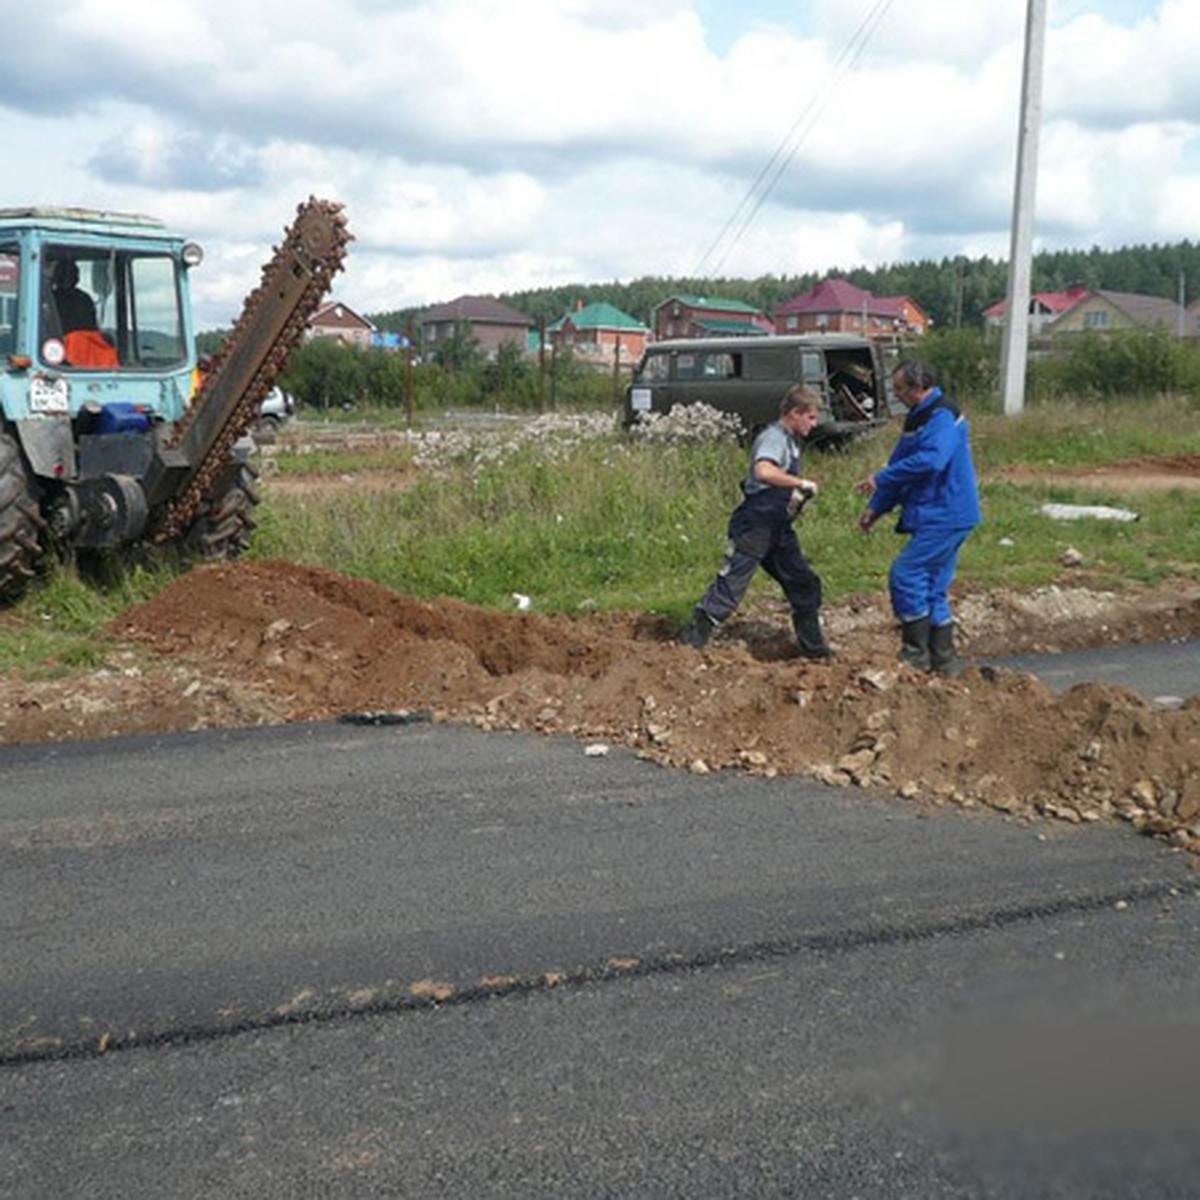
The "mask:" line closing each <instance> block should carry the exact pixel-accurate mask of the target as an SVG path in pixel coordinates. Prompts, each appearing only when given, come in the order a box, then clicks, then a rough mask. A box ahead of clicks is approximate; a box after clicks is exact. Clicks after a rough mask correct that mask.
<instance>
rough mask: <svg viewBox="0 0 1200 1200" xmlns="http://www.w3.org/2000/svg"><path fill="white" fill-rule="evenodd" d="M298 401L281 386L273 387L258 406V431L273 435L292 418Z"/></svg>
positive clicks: (269, 435)
mask: <svg viewBox="0 0 1200 1200" xmlns="http://www.w3.org/2000/svg"><path fill="white" fill-rule="evenodd" d="M295 411H296V401H295V400H294V399H292V397H291V396H290V395H289V394H288V393H287V392H285V391H284V390H283V389H282V388H280V387H273V388H272V389H271V390H270V391H269V392H268V393H267V394H266V396H265V397H264V399H263V402H262V403H261V404H260V405H259V406H258V432H259V433H260V434H265V435H267V436H268V437H273V436H274V435H275V434H276V433H278V432H279V430H280V429H281V428H282V427H283V426H284V425H286V424H287V423H288V421H290V420H291V419H292V416H293V414H294V413H295Z"/></svg>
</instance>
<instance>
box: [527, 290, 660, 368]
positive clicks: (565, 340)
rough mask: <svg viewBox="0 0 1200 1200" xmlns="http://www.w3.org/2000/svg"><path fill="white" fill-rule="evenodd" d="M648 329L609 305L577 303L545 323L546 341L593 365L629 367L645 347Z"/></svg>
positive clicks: (648, 335) (634, 363)
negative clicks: (569, 309)
mask: <svg viewBox="0 0 1200 1200" xmlns="http://www.w3.org/2000/svg"><path fill="white" fill-rule="evenodd" d="M649 338H650V330H649V328H648V327H647V326H645V325H643V324H642V323H641V321H638V320H636V319H635V318H633V317H631V316H629V314H628V313H623V312H622V311H621V310H620V309H619V308H617V307H615V306H614V305H612V304H607V303H605V302H603V301H599V302H597V303H595V304H588V305H586V306H584V305H582V304H580V305H579V306H577V307H576V309H575V311H574V312H570V313H567V314H566V315H564V316H561V317H559V318H558V320H557V321H554V322H552V323H551V324H549V325H547V326H546V340H547V341H548V342H549V343H550V345H552V346H556V347H558V348H560V349H562V348H570V350H571V352H572V353H573V354H574V355H575V356H576V357H577V358H580V359H582V360H583V361H585V362H588V363H590V364H592V365H594V366H597V367H611V366H612V365H613V363H614V362H617V363H619V364H620V366H622V367H625V368H627V369H630V370H632V369H633V367H634V366H636V365H637V362H638V360H639V359H640V358H641V357H642V353H643V351H644V350H645V349H646V342H647V341H648V340H649Z"/></svg>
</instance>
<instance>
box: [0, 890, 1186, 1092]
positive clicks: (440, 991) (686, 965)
mask: <svg viewBox="0 0 1200 1200" xmlns="http://www.w3.org/2000/svg"><path fill="white" fill-rule="evenodd" d="M1189 896H1191V897H1193V898H1197V897H1200V889H1189V888H1186V887H1184V886H1181V885H1180V883H1179V882H1178V881H1175V882H1170V881H1166V882H1160V883H1149V884H1144V885H1140V886H1135V887H1132V888H1126V889H1124V890H1122V891H1119V892H1108V893H1104V894H1102V895H1084V896H1074V897H1061V898H1058V899H1055V900H1047V901H1042V902H1037V903H1029V904H1023V905H1018V906H1014V907H1012V908H998V909H994V910H991V911H988V912H985V913H979V914H976V915H973V916H967V917H960V918H957V919H955V920H950V921H929V922H925V923H915V924H912V925H907V926H872V927H864V928H858V929H847V930H840V931H837V932H833V933H821V934H807V935H803V936H800V937H795V938H781V939H776V940H767V941H758V942H748V943H745V944H743V945H737V946H716V947H712V948H710V949H707V950H699V951H696V952H693V953H692V954H690V955H685V954H682V953H678V952H670V951H667V952H664V953H662V954H658V955H655V956H654V957H651V958H640V957H635V956H632V955H630V956H621V955H610V956H609V957H607V958H605V959H604V960H603V962H600V963H594V964H591V965H584V966H578V967H575V968H573V969H569V970H563V969H557V968H551V969H548V970H546V971H543V972H540V973H537V974H529V975H513V974H511V973H509V974H504V975H494V976H492V975H485V976H482V977H481V979H480V981H479V982H478V983H475V984H471V985H468V986H459V985H457V984H453V983H435V982H433V981H432V980H422V981H419V982H417V983H412V984H395V983H391V982H389V983H388V984H386V985H383V986H376V987H369V986H360V987H356V988H352V989H336V990H332V991H330V992H328V993H326V994H325V995H324V996H321V995H320V994H318V993H316V992H312V991H311V990H305V991H302V992H301V993H300V994H299V996H297V997H296V998H294V999H293V1000H292V1001H289V1002H286V1003H284V1004H281V1005H279V1006H277V1007H275V1008H271V1009H268V1010H265V1011H263V1012H260V1013H257V1014H254V1015H251V1016H246V1017H242V1018H240V1019H238V1020H234V1021H227V1022H219V1023H218V1022H214V1023H209V1024H195V1025H180V1026H178V1027H176V1028H171V1029H162V1030H155V1031H152V1032H148V1033H146V1034H144V1035H139V1034H138V1033H137V1031H135V1030H129V1031H126V1032H117V1031H115V1030H111V1029H108V1030H103V1031H101V1032H99V1033H97V1032H96V1031H92V1032H91V1033H90V1034H89V1035H88V1037H87V1038H82V1037H76V1038H73V1039H72V1038H69V1037H57V1036H55V1035H41V1036H40V1037H39V1038H37V1039H36V1040H35V1041H34V1042H32V1043H29V1044H26V1045H24V1046H22V1045H19V1044H18V1045H17V1046H14V1047H12V1048H10V1049H8V1050H4V1051H2V1052H0V1069H5V1068H15V1067H23V1066H28V1065H30V1064H33V1063H44V1062H62V1061H64V1060H90V1059H96V1058H101V1057H103V1056H105V1055H110V1054H114V1053H118V1052H126V1051H130V1050H148V1049H156V1048H164V1047H173V1048H179V1047H183V1046H188V1045H193V1044H202V1043H206V1042H214V1041H220V1040H224V1039H227V1038H235V1037H241V1036H243V1035H246V1034H254V1033H262V1032H267V1031H269V1030H273V1029H280V1028H287V1027H290V1026H304V1025H328V1024H332V1023H334V1022H339V1021H348V1020H355V1019H359V1018H362V1017H378V1016H393V1015H397V1014H400V1013H405V1012H419V1011H423V1010H426V1009H431V1008H445V1007H451V1006H465V1005H473V1004H478V1003H480V1002H484V1001H490V1000H495V999H499V998H502V997H506V996H513V995H535V994H538V993H542V992H549V991H555V990H566V989H572V988H574V989H578V988H583V987H590V986H596V985H603V984H607V983H613V982H616V981H619V980H628V979H644V978H649V977H653V976H660V975H670V974H682V973H684V972H691V971H704V970H711V969H713V968H722V967H729V966H740V965H745V964H751V963H755V962H763V961H766V960H771V959H781V958H793V957H798V956H800V955H803V954H825V955H828V954H837V953H853V952H855V951H858V950H862V949H865V948H868V947H873V946H890V945H898V944H902V943H910V942H922V941H932V940H935V939H938V938H946V937H961V936H971V935H974V934H977V933H980V932H984V931H987V930H1000V929H1006V928H1010V927H1012V926H1015V925H1021V924H1030V923H1033V922H1036V921H1041V920H1046V919H1048V918H1053V917H1058V916H1064V915H1068V914H1086V913H1090V912H1098V911H1102V910H1105V909H1110V908H1114V907H1116V906H1118V905H1121V904H1122V903H1125V904H1128V903H1135V902H1138V901H1145V900H1164V899H1185V898H1187V897H1189ZM356 998H357V999H356Z"/></svg>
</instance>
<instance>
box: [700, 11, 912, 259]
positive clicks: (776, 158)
mask: <svg viewBox="0 0 1200 1200" xmlns="http://www.w3.org/2000/svg"><path fill="white" fill-rule="evenodd" d="M892 3H893V0H875V5H874V7H873V8H872V9H871V11H870V12H869V13H868V14H867V15H866V16H865V17H864V18H863V20H862V21H861V22H860V23H859V26H858V28H857V29H856V30H855V31H854V34H853V35H852V36H851V37H850V39H849V41H847V42H846V44H845V45H844V46H843V47H842V49H841V50H840V51H839V53H838V56H837V58H836V59H835V60H834V64H833V74H832V77H831V79H830V84H829V86H828V87H826V88H824V89H821V90H818V91H817V92H815V93H814V94H813V95H812V96H811V97H810V98H809V100H808V102H807V103H806V104H805V106H804V108H803V109H802V110H801V111H800V114H799V115H798V116H797V117H796V119H795V120H794V121H793V122H792V125H791V127H790V128H789V129H788V131H787V133H786V134H784V136H783V138H782V139H781V140H780V142H779V144H778V145H777V146H776V147H775V151H774V153H773V154H772V155H771V157H770V158H769V159H768V160H767V162H766V163H765V164H764V165H763V167H762V169H761V170H760V171H759V172H758V174H757V175H756V176H755V178H754V182H753V183H751V185H750V187H749V188H748V189H747V190H746V194H745V195H744V196H743V197H742V199H741V200H740V201H739V203H738V205H737V207H736V208H735V209H734V210H733V212H732V213H731V214H730V216H729V218H728V219H727V220H726V221H725V224H724V225H722V227H721V231H720V232H719V233H718V234H717V236H716V237H715V238H714V239H713V242H712V244H711V245H710V246H709V248H708V249H707V250H706V251H705V252H704V254H703V255H702V256H701V258H700V261H699V262H698V263H697V265H696V270H695V272H694V274H695V275H696V276H701V275H703V273H704V269H705V266H706V264H707V263H708V261H709V259H710V258H711V257H712V255H713V254H714V253H715V252H716V249H717V247H718V246H719V245H720V244H721V242H722V240H723V239H724V238H725V236H726V234H728V233H729V231H730V229H732V228H733V227H734V225H735V224H736V223H737V222H738V218H739V216H741V215H742V213H743V212H745V215H744V217H742V220H741V223H740V224H737V229H736V232H735V233H734V234H733V236H732V237H731V238H730V239H729V243H728V245H726V247H725V249H724V250H723V251H722V253H721V256H720V258H718V259H717V260H716V262H715V263H714V264H713V266H712V270H713V271H714V272H716V271H719V270H720V268H721V266H722V264H723V263H724V262H725V259H726V258H728V257H729V254H730V253H731V252H732V250H733V248H734V247H735V246H736V245H737V244H738V242H740V241H741V239H742V237H743V236H744V235H745V233H746V231H747V230H748V229H749V228H750V225H751V223H752V222H753V221H754V218H755V217H756V216H757V215H758V212H759V210H760V209H761V208H762V206H763V204H764V203H765V202H766V199H767V197H768V196H769V195H770V194H771V190H772V189H773V188H774V187H775V185H776V183H778V182H779V179H780V176H782V174H783V173H784V171H786V170H787V168H788V166H789V165H790V164H791V162H792V159H794V158H795V157H796V152H797V151H798V150H799V149H800V147H801V145H802V144H803V143H804V139H805V138H806V137H807V136H808V134H809V132H811V130H812V128H813V127H814V126H815V125H816V123H817V119H818V118H819V117H820V116H821V114H822V113H823V112H824V111H825V109H826V107H827V106H828V104H829V102H830V100H831V99H832V97H833V92H834V85H836V84H837V83H838V82H839V81H840V80H841V78H842V77H843V76H844V75H845V74H846V72H847V71H849V70H850V68H851V67H853V66H854V64H855V63H856V62H857V61H858V59H859V58H860V57H861V55H862V52H863V51H864V50H865V49H866V47H867V44H868V43H869V42H870V40H871V36H872V35H873V34H874V32H875V30H876V28H877V27H878V26H879V23H880V22H881V21H882V20H883V18H884V17H885V16H886V15H887V11H888V9H889V8H891V6H892ZM822 93H823V94H822ZM797 131H799V137H797ZM789 146H790V148H789ZM747 206H749V210H748V211H745V210H746V209H747Z"/></svg>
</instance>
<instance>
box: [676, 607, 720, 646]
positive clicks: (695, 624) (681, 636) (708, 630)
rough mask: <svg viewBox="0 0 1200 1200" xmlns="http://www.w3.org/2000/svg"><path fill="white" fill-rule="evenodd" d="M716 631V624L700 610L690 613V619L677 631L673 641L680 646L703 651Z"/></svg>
mask: <svg viewBox="0 0 1200 1200" xmlns="http://www.w3.org/2000/svg"><path fill="white" fill-rule="evenodd" d="M716 631H717V623H716V621H714V620H713V619H712V617H710V616H709V615H708V613H706V612H705V611H704V610H703V609H702V608H698V609H696V611H695V612H694V613H692V619H691V620H690V621H689V622H688V623H687V624H686V625H685V626H684V627H683V628H682V629H681V630H680V631H679V633H678V635H677V636H676V638H675V640H676V641H677V642H678V643H679V644H680V645H681V646H691V647H692V648H693V649H696V650H703V649H704V647H705V646H707V645H708V639H709V638H710V637H712V635H713V634H714V633H716Z"/></svg>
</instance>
